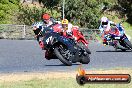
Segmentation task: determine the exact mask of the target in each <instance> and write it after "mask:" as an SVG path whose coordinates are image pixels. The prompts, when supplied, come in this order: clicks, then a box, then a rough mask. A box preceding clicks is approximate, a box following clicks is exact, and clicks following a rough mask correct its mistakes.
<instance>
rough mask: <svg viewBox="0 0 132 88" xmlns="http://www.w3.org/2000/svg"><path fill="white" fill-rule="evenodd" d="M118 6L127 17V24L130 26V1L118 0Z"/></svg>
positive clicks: (131, 22) (131, 12)
mask: <svg viewBox="0 0 132 88" xmlns="http://www.w3.org/2000/svg"><path fill="white" fill-rule="evenodd" d="M118 4H119V5H120V6H121V7H122V9H124V14H126V16H127V17H128V19H127V22H129V23H130V24H132V0H118Z"/></svg>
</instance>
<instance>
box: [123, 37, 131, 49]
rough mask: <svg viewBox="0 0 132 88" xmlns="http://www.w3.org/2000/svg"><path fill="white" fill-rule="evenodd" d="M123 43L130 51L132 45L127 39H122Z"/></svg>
mask: <svg viewBox="0 0 132 88" xmlns="http://www.w3.org/2000/svg"><path fill="white" fill-rule="evenodd" d="M124 43H125V44H126V45H127V47H128V48H129V49H130V50H131V51H132V44H131V42H130V41H129V40H128V39H124Z"/></svg>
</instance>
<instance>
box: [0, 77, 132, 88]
mask: <svg viewBox="0 0 132 88" xmlns="http://www.w3.org/2000/svg"><path fill="white" fill-rule="evenodd" d="M0 88H132V83H129V84H85V85H83V86H80V85H78V84H77V83H76V80H75V79H74V78H67V79H62V78H56V79H45V80H44V79H43V80H42V79H32V80H29V81H19V82H5V83H1V84H0Z"/></svg>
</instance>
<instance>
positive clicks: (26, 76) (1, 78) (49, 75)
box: [0, 70, 132, 82]
mask: <svg viewBox="0 0 132 88" xmlns="http://www.w3.org/2000/svg"><path fill="white" fill-rule="evenodd" d="M77 73H78V72H77V71H76V72H75V71H74V72H44V73H30V72H29V73H28V72H27V73H11V74H9V73H8V74H0V82H14V81H26V80H31V79H36V78H37V79H54V78H64V79H66V78H69V77H70V78H75V77H76V74H77ZM86 73H87V74H132V70H105V71H86Z"/></svg>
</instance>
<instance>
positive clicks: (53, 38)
mask: <svg viewBox="0 0 132 88" xmlns="http://www.w3.org/2000/svg"><path fill="white" fill-rule="evenodd" d="M38 30H39V29H38ZM37 35H38V36H39V35H43V40H42V44H43V50H46V52H47V53H48V56H50V59H51V58H56V57H57V58H58V59H59V60H60V61H61V62H62V63H64V64H65V65H68V66H71V65H72V63H76V62H80V63H82V64H88V63H89V62H90V57H89V54H88V53H87V52H86V50H85V48H82V47H79V46H77V44H76V43H75V42H73V41H72V40H71V39H69V38H66V37H64V36H61V35H60V33H57V32H54V30H53V29H52V27H44V29H43V31H41V30H39V32H38V34H37Z"/></svg>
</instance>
